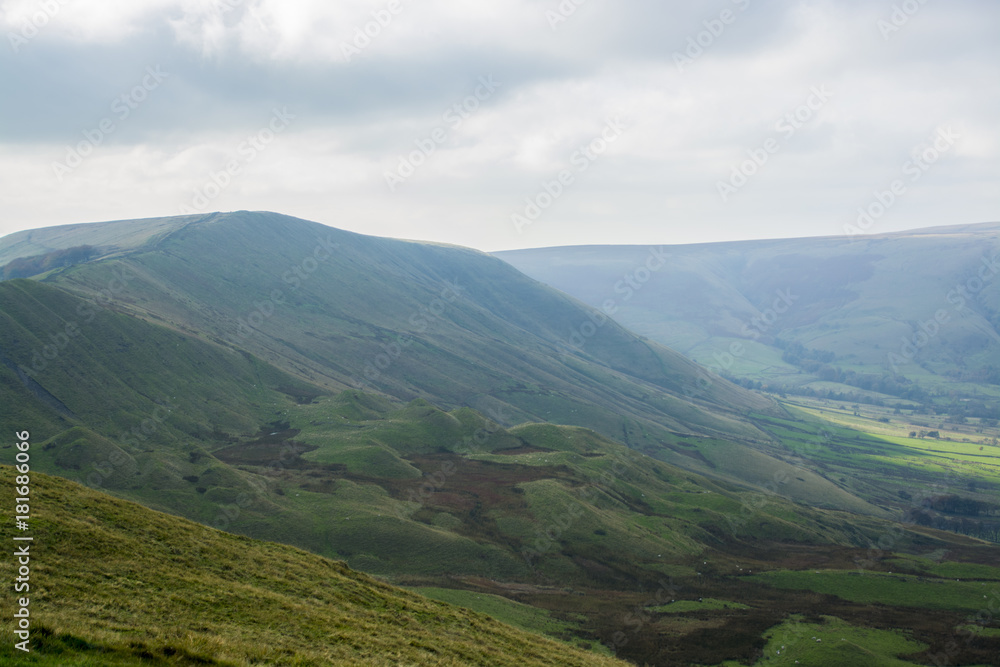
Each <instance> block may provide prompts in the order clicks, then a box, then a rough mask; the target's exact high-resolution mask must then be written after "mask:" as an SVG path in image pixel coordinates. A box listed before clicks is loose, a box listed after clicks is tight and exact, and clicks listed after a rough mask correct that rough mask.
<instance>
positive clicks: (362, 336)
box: [0, 212, 780, 483]
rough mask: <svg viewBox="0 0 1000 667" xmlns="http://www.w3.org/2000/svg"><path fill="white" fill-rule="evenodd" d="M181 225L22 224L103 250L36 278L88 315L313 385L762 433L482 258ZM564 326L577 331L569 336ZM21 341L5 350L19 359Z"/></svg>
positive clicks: (648, 352)
mask: <svg viewBox="0 0 1000 667" xmlns="http://www.w3.org/2000/svg"><path fill="white" fill-rule="evenodd" d="M183 221H184V222H185V223H186V224H184V225H183V226H173V227H172V226H170V225H168V224H167V223H165V222H164V220H163V219H157V220H152V221H134V223H133V225H134V227H137V228H138V229H132V231H130V232H129V234H128V236H127V240H128V243H129V244H130V245H129V247H128V248H127V249H125V250H122V249H118V248H113V247H110V246H107V242H108V234H109V232H108V229H107V227H106V225H95V226H93V229H94V237H93V238H91V237H90V236H89V235H88V233H87V226H71V228H70V229H69V230H67V229H64V228H53V229H51V230H35V231H34V232H33V233H32V235H31V239H32V243H34V244H36V245H37V246H38V247H45V248H57V249H58V248H59V247H60V246H68V247H78V246H80V245H90V246H93V247H95V248H98V247H107V248H108V249H107V250H106V252H107V254H106V255H101V254H98V255H96V256H94V257H91V258H89V259H88V260H87V261H84V262H83V263H81V264H77V265H74V266H68V267H58V268H56V269H54V270H52V271H48V272H46V273H45V274H44V275H43V276H40V278H42V279H43V280H44V282H45V283H47V284H52V285H55V286H59V287H63V288H64V289H67V290H69V291H71V292H73V293H74V294H76V295H77V296H79V297H81V298H83V299H85V300H87V301H89V302H90V303H91V304H92V306H93V307H92V308H91V310H95V309H100V308H105V307H106V308H108V309H111V310H114V311H120V312H124V313H129V314H132V315H136V316H138V317H141V318H144V319H147V320H149V321H150V322H155V323H159V324H162V325H165V326H167V327H169V328H172V329H175V330H177V331H180V332H185V333H187V334H189V335H192V336H194V337H197V338H200V339H202V340H206V341H211V342H215V343H217V344H220V345H223V346H228V347H231V348H234V349H238V350H243V351H247V352H249V353H251V354H253V355H254V356H255V357H258V358H260V359H262V360H264V361H266V362H268V363H270V364H272V365H274V366H275V367H277V368H279V369H281V370H283V371H285V372H286V373H289V374H291V375H293V376H297V377H298V378H299V380H304V381H307V382H309V383H311V384H314V385H318V386H320V387H321V388H323V389H326V390H331V391H339V390H342V389H345V388H359V389H363V390H365V391H369V392H371V391H378V392H383V393H385V394H387V395H389V396H391V397H393V398H395V399H398V400H402V401H409V400H412V399H414V398H424V399H426V400H428V401H431V402H432V403H434V404H435V405H440V406H442V407H446V408H454V407H462V406H467V407H471V408H473V409H476V410H478V411H481V412H483V413H484V414H488V415H493V416H494V417H495V418H496V419H499V420H500V421H502V422H504V423H505V424H516V423H521V422H525V421H549V422H555V423H562V424H571V425H577V426H584V427H587V428H592V429H594V430H596V431H598V432H600V433H602V434H604V435H606V436H608V437H611V438H614V439H616V440H619V441H621V442H623V443H625V444H628V445H629V446H632V447H635V448H644V449H645V450H647V451H649V452H650V453H651V454H652V455H654V456H659V457H661V458H664V459H666V460H676V459H677V458H678V456H679V455H678V454H677V453H676V452H675V451H674V450H673V446H674V443H675V441H676V440H677V438H678V437H693V438H695V439H699V438H722V439H726V440H734V441H740V442H746V443H754V442H756V441H760V440H769V439H770V438H769V436H767V435H766V434H764V433H763V432H761V431H760V430H759V429H758V428H756V427H755V426H754V425H753V424H752V423H750V422H749V421H748V420H747V419H746V415H747V414H748V413H749V412H751V411H753V412H763V413H768V414H780V409H779V408H778V407H777V406H776V405H775V404H773V403H772V402H771V401H769V400H768V399H766V398H763V397H761V396H759V395H757V394H755V393H753V392H748V391H745V390H743V389H742V388H739V387H736V386H735V385H732V384H731V383H729V382H726V381H724V380H721V379H720V378H718V377H717V376H712V375H709V374H706V373H705V372H704V371H703V370H702V369H701V368H699V367H698V366H697V365H695V364H693V363H691V362H690V361H689V360H687V359H686V358H684V357H683V356H681V355H679V354H677V353H674V352H672V351H671V350H669V349H667V348H664V347H662V346H660V345H657V344H655V343H652V342H650V341H648V340H645V339H642V338H639V337H637V336H635V335H634V334H631V333H630V332H628V331H626V330H625V329H623V328H621V327H620V326H619V325H617V324H615V323H614V322H613V321H610V320H607V319H606V318H603V317H602V316H601V315H600V314H599V313H596V312H595V311H593V310H591V309H588V308H587V307H585V306H583V305H582V304H580V303H579V302H576V301H574V300H572V299H570V298H567V297H566V296H565V295H562V294H561V293H559V292H557V291H556V290H553V289H551V288H548V287H545V286H542V285H540V284H539V283H537V282H535V281H533V280H531V279H529V278H527V277H525V276H524V275H522V274H521V273H519V272H517V271H515V270H513V269H511V268H510V267H509V265H507V264H505V263H504V262H501V261H499V260H496V259H494V258H491V257H489V256H488V255H485V254H483V253H479V252H476V251H472V250H467V249H462V248H455V247H448V246H439V245H431V244H420V243H412V242H404V241H395V240H390V239H378V238H374V237H366V236H362V235H358V234H352V233H348V232H343V231H339V230H334V229H331V228H328V227H325V226H322V225H318V224H316V223H309V222H306V221H302V220H297V219H294V218H288V217H285V216H280V215H276V214H268V213H247V212H240V213H234V214H214V215H209V216H204V218H203V219H200V220H196V221H190V220H188V219H187V218H184V219H183ZM108 224H112V223H108ZM113 224H114V225H119V224H120V223H113ZM147 225H148V226H150V229H149V230H147V232H142V231H141V229H143V228H144V227H146V226H147ZM164 228H169V229H172V230H173V231H170V232H168V233H166V234H165V235H164V234H161V233H159V232H160V231H161V230H163V229H164ZM154 232H155V233H154ZM141 238H145V239H148V240H147V241H146V242H143V243H139V244H138V245H135V243H136V242H135V239H141ZM16 240H17V239H15V241H16ZM5 242H8V240H7V239H3V240H0V247H2V246H3V245H4V243H5ZM78 307H81V308H88V306H78ZM65 319H66V321H67V323H72V322H73V321H74V319H75V318H74V317H66V318H65ZM595 322H596V323H597V324H598V325H599V326H598V325H595V324H594V323H595ZM41 331H45V329H44V328H43V329H41V330H39V333H40V332H41ZM580 331H582V332H584V334H589V335H587V336H586V337H585V338H583V339H582V340H583V344H581V345H580V346H579V347H574V346H573V345H571V344H570V343H571V342H572V341H573V340H575V339H574V338H573V334H574V332H577V333H579V332H580ZM45 335H48V334H43V333H40V337H39V341H41V339H42V338H44V337H45ZM581 335H583V334H581ZM43 346H44V343H41V342H39V344H37V345H35V346H34V347H35V348H36V349H38V348H41V347H43ZM24 352H25V353H27V355H28V358H17V359H16V361H17V363H19V364H21V365H22V366H27V365H28V364H29V362H30V355H31V354H32V353H33V350H32V349H26V350H24ZM8 356H10V357H11V358H14V355H12V354H10V353H8ZM43 374H44V372H43ZM42 384H45V383H44V382H42ZM657 452H660V453H657ZM747 481H750V482H751V483H757V480H747Z"/></svg>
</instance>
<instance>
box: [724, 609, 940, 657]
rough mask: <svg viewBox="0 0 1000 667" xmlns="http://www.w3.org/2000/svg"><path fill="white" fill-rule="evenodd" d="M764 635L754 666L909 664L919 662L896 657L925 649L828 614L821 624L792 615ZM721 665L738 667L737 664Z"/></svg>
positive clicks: (894, 633) (903, 635) (895, 635)
mask: <svg viewBox="0 0 1000 667" xmlns="http://www.w3.org/2000/svg"><path fill="white" fill-rule="evenodd" d="M765 638H766V639H767V640H768V641H767V645H766V646H765V647H764V650H763V653H764V655H763V657H762V658H761V659H760V660H758V661H757V662H755V663H754V665H755V666H757V665H775V666H776V667H777V666H780V665H805V666H807V667H808V666H814V667H819V666H822V667H911V666H913V665H919V664H922V663H918V662H909V661H906V660H903V659H900V658H899V657H897V656H900V655H905V654H908V653H917V652H920V651H922V650H924V649H925V648H927V646H926V645H925V644H921V643H919V642H915V641H913V640H912V639H910V638H908V637H907V636H906V633H905V632H902V631H888V630H874V629H869V628H859V627H856V626H852V625H850V624H848V623H845V622H844V621H842V620H840V619H838V618H834V617H829V616H828V617H825V618H824V619H823V622H822V623H807V622H805V621H804V620H803V619H802V618H801V617H794V618H791V619H789V620H788V621H786V622H784V623H782V624H781V625H779V626H777V627H776V628H772V629H771V630H769V631H768V632H767V634H766V635H765ZM723 664H724V666H725V667H737V664H738V663H735V662H726V663H723Z"/></svg>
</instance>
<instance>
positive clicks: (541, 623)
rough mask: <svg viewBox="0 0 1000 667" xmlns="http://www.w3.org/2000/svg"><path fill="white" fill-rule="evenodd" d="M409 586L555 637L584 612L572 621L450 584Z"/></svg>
mask: <svg viewBox="0 0 1000 667" xmlns="http://www.w3.org/2000/svg"><path fill="white" fill-rule="evenodd" d="M411 590H413V591H414V592H416V593H420V594H421V595H423V596H425V597H429V598H431V599H432V600H440V601H441V602H447V603H449V604H453V605H456V606H458V607H464V608H466V609H471V610H473V611H477V612H479V613H482V614H487V615H488V616H492V617H493V618H495V619H497V620H498V621H502V622H503V623H507V624H508V625H512V626H514V627H515V628H521V629H522V630H527V631H529V632H536V633H542V634H546V635H549V636H551V637H554V638H556V639H566V640H570V638H572V637H573V633H574V632H578V631H579V630H580V623H579V622H580V621H581V620H586V617H585V616H580V615H577V617H576V620H575V621H566V620H559V619H556V618H553V616H552V614H551V612H549V611H546V610H544V609H539V608H538V607H532V606H530V605H526V604H523V603H520V602H515V601H513V600H510V599H508V598H505V597H501V596H499V595H492V594H490V593H481V592H476V591H467V590H459V589H454V588H438V587H434V586H418V587H415V588H412V589H411ZM570 643H573V644H576V645H578V646H579V647H580V648H588V649H589V648H597V647H600V648H602V649H603V648H604V647H603V646H602V645H601V644H596V646H595V644H594V643H592V642H587V641H583V640H579V639H576V640H575V641H570Z"/></svg>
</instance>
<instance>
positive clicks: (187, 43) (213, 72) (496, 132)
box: [0, 0, 1000, 251]
mask: <svg viewBox="0 0 1000 667" xmlns="http://www.w3.org/2000/svg"><path fill="white" fill-rule="evenodd" d="M998 32H1000V3H998V2H995V0H951V1H949V2H943V1H941V0H865V1H863V2H862V1H860V0H857V1H855V0H837V1H836V2H834V1H827V0H805V1H792V0H786V1H783V2H779V1H767V0H714V1H706V2H675V1H673V0H670V1H654V0H561V1H560V0H506V1H504V2H461V3H460V2H457V1H452V2H444V1H443V0H424V1H423V2H414V1H413V0H373V1H368V0H338V1H337V2H330V1H329V0H143V1H142V2H136V1H135V0H6V1H3V2H0V38H2V43H0V84H2V87H0V235H2V234H7V233H10V232H13V231H18V230H22V229H32V228H37V227H47V226H52V225H60V224H70V223H80V222H97V221H104V220H121V219H132V218H144V217H158V216H167V215H179V214H183V213H200V212H211V211H232V210H243V209H246V210H269V211H276V212H280V213H285V214H289V215H294V216H298V217H301V218H306V219H309V220H315V221H317V222H321V223H323V224H327V225H330V226H333V227H338V228H341V229H348V230H352V231H357V232H362V233H366V234H375V235H379V236H392V237H398V238H408V239H420V240H428V241H437V242H445V243H454V244H459V245H464V246H470V247H473V248H478V249H480V250H486V251H494V250H503V249H513V248H527V247H543V246H554V245H575V244H672V243H693V242H705V241H720V240H737V239H760V238H777V237H782V238H783V237H801V236H820V235H822V236H826V235H834V236H836V235H851V236H855V235H860V234H876V233H883V232H892V231H899V230H906V229H914V228H919V227H929V226H938V225H950V224H969V223H977V222H992V221H997V220H1000V123H998V122H997V119H998V118H1000V85H998V84H1000V40H998V39H997V34H998Z"/></svg>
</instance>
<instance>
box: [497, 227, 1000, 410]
mask: <svg viewBox="0 0 1000 667" xmlns="http://www.w3.org/2000/svg"><path fill="white" fill-rule="evenodd" d="M997 231H998V226H997V225H996V224H986V225H973V226H969V227H966V228H963V229H961V230H957V229H956V230H952V229H947V228H945V229H937V230H923V231H921V230H918V231H915V232H902V233H898V234H885V235H873V236H869V237H864V238H860V239H854V240H849V239H846V238H823V239H789V240H779V241H746V242H733V243H717V244H702V245H690V246H665V247H664V248H663V250H664V251H665V252H667V253H669V255H670V259H669V261H668V264H667V266H666V267H664V268H663V269H661V270H659V271H657V272H655V273H653V274H652V278H651V279H650V280H649V282H648V283H646V284H645V285H643V286H642V288H641V289H640V290H638V291H636V292H635V294H634V298H630V299H628V300H624V299H622V298H621V297H617V298H619V301H620V304H619V305H620V309H619V311H618V313H617V314H616V317H617V319H618V320H619V321H621V322H622V323H623V324H625V325H626V326H628V327H629V328H631V329H632V330H634V331H636V332H638V333H640V334H643V335H646V336H648V337H650V338H651V339H653V340H656V341H658V342H660V343H663V344H665V345H668V346H670V347H671V348H673V349H676V350H679V351H682V352H684V353H685V354H687V355H688V356H690V357H691V358H692V359H695V360H696V361H698V362H700V363H704V364H706V365H708V366H710V367H712V366H715V367H720V368H722V369H723V370H726V371H727V372H729V373H731V374H733V375H736V376H740V377H748V378H752V379H755V380H759V381H762V382H764V383H765V384H772V385H780V384H783V385H791V386H799V385H807V384H814V383H818V378H817V377H816V376H815V375H811V374H810V373H808V372H803V371H801V370H800V369H799V368H797V367H795V366H790V365H789V364H787V363H785V362H783V361H782V360H781V354H782V352H781V350H780V349H777V348H775V347H774V346H773V340H774V338H775V337H780V338H782V339H783V340H786V341H795V342H799V343H801V344H802V345H804V346H805V347H806V348H811V349H817V350H824V351H828V352H832V353H834V354H835V355H836V357H837V359H836V361H835V362H833V363H834V365H838V366H841V367H843V368H845V369H854V370H857V371H859V372H863V373H870V374H874V375H877V376H880V375H882V373H883V372H884V370H885V368H886V367H887V366H886V361H887V355H888V354H889V353H890V352H894V353H896V354H900V348H901V345H902V343H901V340H900V339H901V338H902V337H906V338H910V337H911V336H913V335H914V334H915V332H916V331H917V330H918V329H917V327H918V325H919V323H920V322H923V321H926V320H928V319H932V318H933V317H934V314H935V312H937V311H938V310H939V309H940V310H944V311H946V314H947V315H948V318H949V319H948V322H947V323H946V324H945V325H944V326H943V328H942V329H940V331H939V332H938V333H937V334H936V335H935V336H934V338H933V340H931V341H930V343H929V344H928V345H926V346H925V347H922V348H921V350H920V351H919V353H918V354H917V356H916V359H915V362H914V363H903V364H901V365H899V367H898V370H897V372H898V373H899V374H901V375H903V376H905V377H910V378H913V379H915V380H917V381H919V382H920V383H921V384H922V385H924V386H925V387H927V388H929V389H938V388H940V387H946V386H950V387H953V388H960V387H961V384H962V383H960V382H956V381H955V379H954V378H949V377H948V376H947V375H946V374H947V373H948V372H949V371H953V372H965V371H970V370H976V369H977V368H982V367H983V366H985V365H986V364H989V363H992V364H993V365H996V359H997V355H998V354H1000V333H998V327H1000V317H998V315H1000V279H998V278H997V276H995V275H993V276H991V277H988V278H987V280H986V282H985V286H981V285H980V284H979V283H975V282H974V283H972V284H971V287H972V292H973V293H974V297H972V296H969V298H967V299H965V303H964V304H960V303H959V299H958V298H957V297H954V296H953V298H952V300H949V293H950V292H951V291H952V290H954V289H955V288H956V287H960V286H962V285H966V284H967V283H968V281H969V280H971V279H974V278H976V275H977V272H978V271H979V269H980V268H981V267H982V266H983V265H982V259H983V258H984V257H986V258H989V257H992V256H995V255H996V253H997V252H998V250H1000V245H998V241H997ZM647 255H648V249H647V248H642V247H628V246H620V247H615V246H600V247H597V246H595V247H567V248H545V249H536V250H520V251H508V252H501V253H497V256H498V257H500V258H502V259H504V260H505V261H509V262H511V263H512V264H513V265H514V266H516V267H518V268H519V269H521V270H522V271H524V272H525V273H527V274H528V275H530V276H532V277H534V278H537V279H539V280H541V281H543V282H545V283H547V284H550V285H553V286H555V287H557V288H559V289H561V290H564V291H565V292H567V293H568V294H571V295H573V296H575V297H577V298H579V299H581V300H582V301H584V302H585V303H589V304H591V305H597V304H599V303H601V302H603V301H604V300H605V299H607V298H615V293H614V290H613V286H614V285H615V284H616V281H618V280H621V278H622V276H623V275H625V274H626V273H630V272H632V271H634V270H635V269H636V267H638V266H641V264H642V262H643V261H644V260H645V258H646V256H647ZM901 276H905V280H901V279H900V277H901ZM785 290H790V291H791V294H792V295H793V296H794V297H795V300H794V301H793V303H792V304H791V306H790V307H788V309H787V312H785V313H783V314H780V315H778V317H777V319H776V320H774V321H772V322H770V323H769V324H768V325H764V326H761V327H759V328H758V327H755V326H754V325H753V320H754V318H759V317H760V316H761V314H762V312H764V311H765V310H767V309H768V308H770V307H771V306H772V305H773V302H774V300H775V298H776V293H777V291H785ZM959 306H962V307H959ZM745 325H747V326H748V327H749V333H747V332H746V331H744V329H743V327H744V326H745ZM733 343H739V344H741V345H742V346H743V351H742V352H741V353H740V354H738V355H736V356H735V357H729V356H728V355H727V353H728V351H729V349H730V346H731V345H732V344H733ZM841 389H843V387H841ZM981 391H982V390H981ZM986 391H987V393H988V394H989V395H992V396H993V397H994V398H997V397H998V395H1000V390H997V389H996V388H995V386H994V387H993V388H992V389H989V388H987V389H986Z"/></svg>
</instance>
